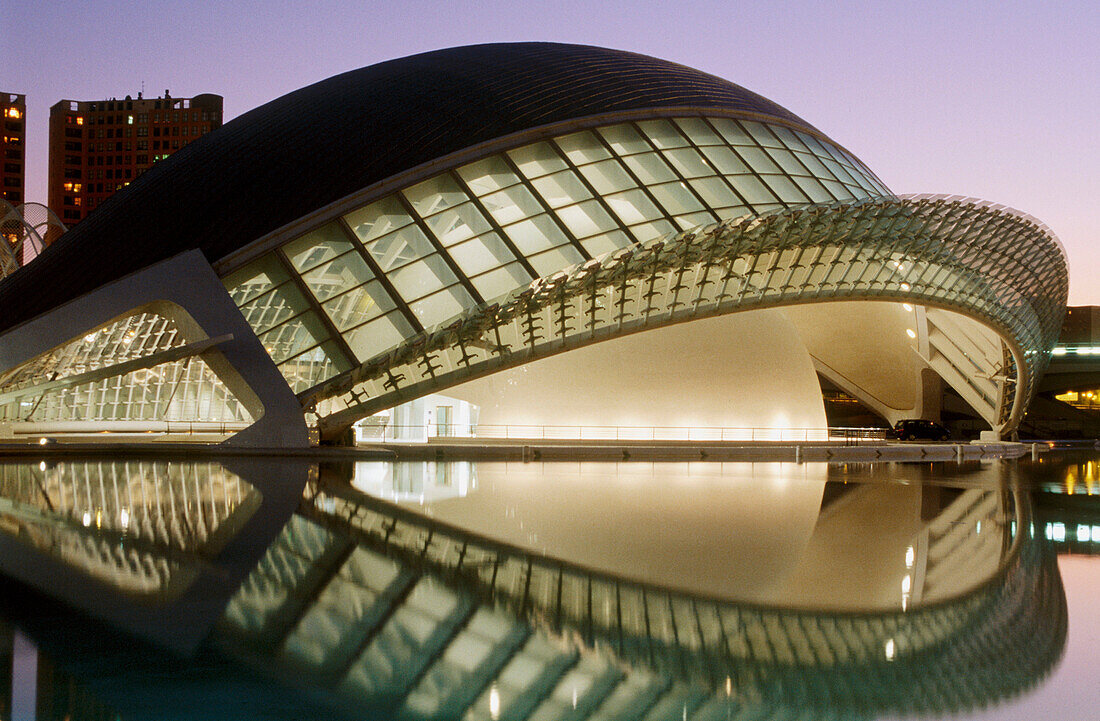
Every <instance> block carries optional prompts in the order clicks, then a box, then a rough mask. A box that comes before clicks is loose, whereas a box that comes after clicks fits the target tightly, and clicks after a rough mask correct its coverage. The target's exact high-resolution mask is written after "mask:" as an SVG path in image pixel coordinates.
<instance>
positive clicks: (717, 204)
mask: <svg viewBox="0 0 1100 721" xmlns="http://www.w3.org/2000/svg"><path fill="white" fill-rule="evenodd" d="M688 182H690V183H691V187H692V188H694V189H695V192H696V193H698V194H699V197H701V198H702V199H703V202H704V203H706V205H707V207H708V208H728V207H731V206H736V205H742V202H741V199H740V198H738V197H737V196H736V195H734V193H733V191H732V190H730V189H729V186H728V185H726V184H725V183H724V182H722V179H721V178H702V179H700V180H691V181H688Z"/></svg>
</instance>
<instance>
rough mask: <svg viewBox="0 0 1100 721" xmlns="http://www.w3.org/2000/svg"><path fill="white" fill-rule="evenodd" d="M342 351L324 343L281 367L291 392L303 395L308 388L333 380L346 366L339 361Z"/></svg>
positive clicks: (333, 345) (280, 369)
mask: <svg viewBox="0 0 1100 721" xmlns="http://www.w3.org/2000/svg"><path fill="white" fill-rule="evenodd" d="M339 358H340V351H339V350H337V348H336V346H335V344H333V343H331V342H329V343H322V344H321V345H319V346H317V347H315V348H311V349H309V350H307V351H306V352H305V353H302V354H301V355H298V356H296V357H294V358H291V359H290V360H287V361H284V362H283V363H282V364H280V365H279V371H280V372H281V373H282V374H283V377H284V378H286V380H287V383H289V384H290V388H291V390H293V391H294V392H295V393H301V392H302V391H304V390H306V389H307V388H312V387H313V386H315V385H317V384H318V383H320V382H321V381H323V380H325V379H327V378H331V377H332V376H334V375H336V374H337V373H339V372H340V371H342V370H347V368H345V367H343V366H345V365H346V364H345V363H343V362H340V361H338V359H339Z"/></svg>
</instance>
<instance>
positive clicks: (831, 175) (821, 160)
mask: <svg viewBox="0 0 1100 721" xmlns="http://www.w3.org/2000/svg"><path fill="white" fill-rule="evenodd" d="M797 135H798V134H797V133H795V136H796V137H797ZM807 137H813V136H809V135H808V136H807ZM799 140H801V138H799ZM813 140H814V141H815V142H817V143H818V144H819V145H821V149H822V150H823V151H824V152H825V156H827V157H828V158H829V159H830V160H832V161H833V162H836V159H835V158H833V156H832V155H831V154H829V151H828V149H827V148H826V147H825V146H824V145H822V144H821V141H820V140H818V139H817V138H813ZM805 145H806V150H807V151H808V152H809V153H810V155H812V156H814V157H815V158H816V159H817V162H819V163H821V167H823V168H825V172H826V173H828V174H829V177H828V178H819V180H821V179H823V180H832V181H833V182H835V183H840V184H841V185H843V186H845V187H847V183H845V182H844V181H843V180H841V179H840V178H838V177H836V174H835V173H834V172H833V171H832V169H831V168H829V166H828V165H826V164H825V160H824V157H823V156H821V155H818V154H817V152H816V151H815V150H814V148H813V146H812V145H811V144H809V143H805ZM799 162H802V161H799ZM803 165H805V163H803ZM814 177H817V176H814ZM822 185H824V183H822ZM825 189H826V190H829V186H825ZM829 193H830V194H832V195H834V196H835V195H836V194H835V193H833V191H831V190H829ZM837 200H843V199H842V198H837Z"/></svg>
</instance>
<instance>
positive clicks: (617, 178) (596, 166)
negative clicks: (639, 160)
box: [580, 160, 637, 195]
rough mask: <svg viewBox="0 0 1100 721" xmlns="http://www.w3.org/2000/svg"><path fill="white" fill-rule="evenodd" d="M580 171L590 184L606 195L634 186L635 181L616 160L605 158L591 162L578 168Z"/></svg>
mask: <svg viewBox="0 0 1100 721" xmlns="http://www.w3.org/2000/svg"><path fill="white" fill-rule="evenodd" d="M580 170H581V173H582V174H583V175H584V177H585V178H586V179H587V180H588V182H589V183H591V184H592V187H593V188H595V190H596V192H597V193H598V194H600V195H607V194H608V193H614V192H616V191H619V190H626V189H627V188H636V187H637V183H635V182H634V181H633V180H632V179H631V177H630V176H629V175H627V173H626V171H625V170H623V166H622V165H620V164H619V161H618V160H605V161H603V162H602V163H593V164H592V165H586V166H584V167H583V168H581V169H580Z"/></svg>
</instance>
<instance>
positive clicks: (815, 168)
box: [795, 153, 833, 178]
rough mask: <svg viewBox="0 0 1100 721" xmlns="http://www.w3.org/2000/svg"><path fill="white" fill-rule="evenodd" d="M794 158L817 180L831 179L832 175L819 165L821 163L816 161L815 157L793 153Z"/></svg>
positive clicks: (808, 154)
mask: <svg viewBox="0 0 1100 721" xmlns="http://www.w3.org/2000/svg"><path fill="white" fill-rule="evenodd" d="M795 156H796V157H797V158H798V159H799V160H801V161H802V164H803V165H805V166H806V168H807V169H808V170H809V171H810V172H811V173H813V175H814V176H815V177H818V178H832V177H833V175H832V173H830V172H829V171H828V169H826V168H825V166H824V165H822V164H821V161H820V160H818V159H817V156H816V155H811V154H810V153H795Z"/></svg>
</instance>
